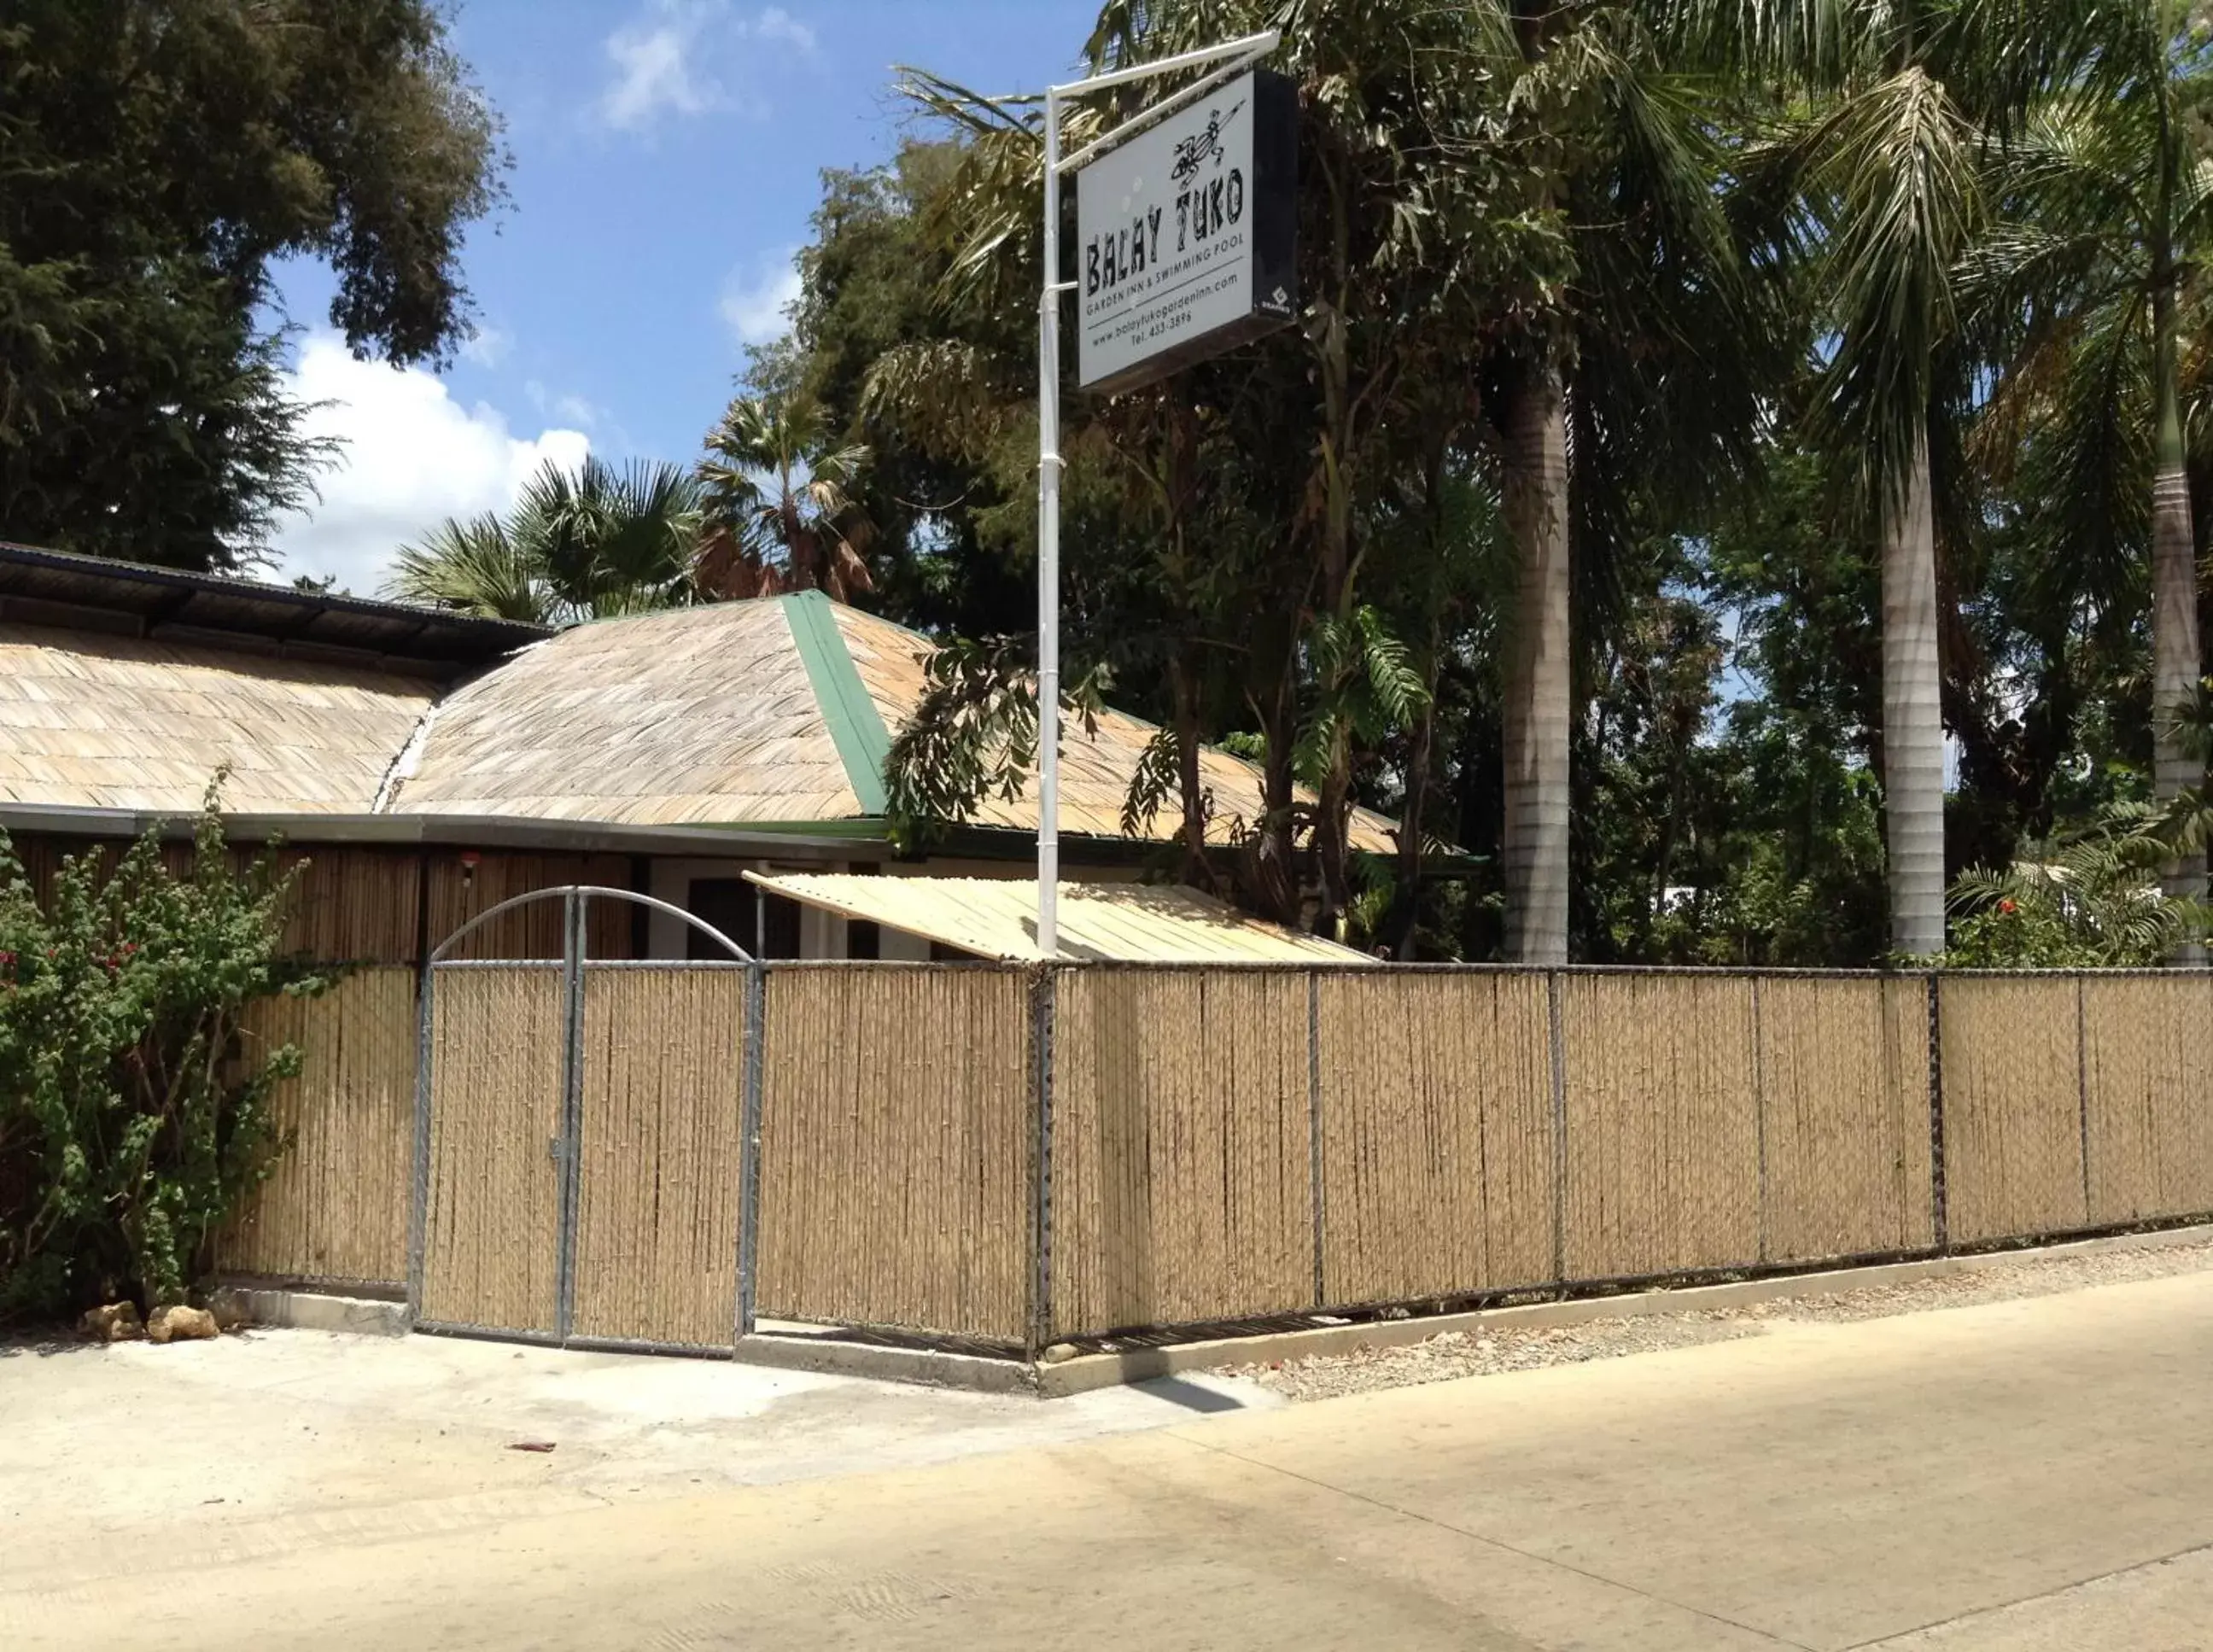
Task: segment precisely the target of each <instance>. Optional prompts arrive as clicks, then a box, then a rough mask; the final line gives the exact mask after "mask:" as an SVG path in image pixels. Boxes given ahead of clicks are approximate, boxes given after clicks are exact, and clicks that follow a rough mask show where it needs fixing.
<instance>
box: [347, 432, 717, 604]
mask: <svg viewBox="0 0 2213 1652" xmlns="http://www.w3.org/2000/svg"><path fill="white" fill-rule="evenodd" d="M703 521H704V512H703V508H702V503H701V497H700V489H699V486H698V483H696V482H695V481H694V480H693V479H692V477H691V476H690V474H688V473H687V472H685V471H682V470H680V469H679V468H677V467H676V466H674V465H665V464H655V463H651V462H647V461H636V462H633V463H631V464H630V465H627V466H622V467H620V468H618V467H616V466H613V465H610V464H608V463H607V462H606V461H605V460H600V459H599V458H596V457H593V458H588V459H586V460H584V462H583V464H582V466H581V467H580V468H579V469H576V470H575V471H571V470H569V469H568V468H566V467H565V466H562V465H561V464H559V463H558V461H555V460H547V461H546V464H545V465H544V466H542V467H541V468H540V470H539V472H538V473H537V474H536V475H535V476H533V477H532V478H531V479H530V480H529V482H528V483H527V484H526V485H524V487H523V490H522V494H521V498H519V499H518V500H517V501H516V502H515V509H513V510H511V511H510V512H509V513H508V515H506V516H505V517H499V516H495V515H484V516H479V517H476V518H474V519H472V520H471V521H454V520H452V519H450V518H449V519H448V521H445V522H444V523H443V524H442V526H441V527H439V528H438V529H437V531H436V532H435V533H432V534H431V536H430V538H429V539H425V540H424V541H423V542H421V543H420V544H417V545H411V546H405V548H403V549H402V550H401V551H400V552H399V556H398V557H397V558H395V559H394V562H393V573H392V577H391V580H390V582H389V583H388V586H387V589H388V590H389V591H390V593H391V594H393V596H396V597H399V598H401V599H403V600H406V601H410V602H424V603H429V604H431V605H432V606H434V607H444V608H454V609H457V610H459V611H460V612H461V613H472V614H479V615H482V616H484V617H485V618H488V619H521V620H527V621H530V622H532V623H533V624H537V625H564V624H572V623H574V622H575V621H576V620H579V619H611V618H613V617H614V616H617V615H619V614H625V613H642V612H645V611H648V610H651V609H655V608H665V607H674V606H676V605H678V604H680V603H683V602H686V601H688V600H691V597H692V594H693V591H694V564H695V560H696V557H697V552H698V540H699V534H700V528H701V524H702V522H703Z"/></svg>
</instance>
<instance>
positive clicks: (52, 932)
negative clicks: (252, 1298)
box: [0, 789, 325, 1318]
mask: <svg viewBox="0 0 2213 1652" xmlns="http://www.w3.org/2000/svg"><path fill="white" fill-rule="evenodd" d="M296 873H297V869H293V870H292V871H290V872H288V873H286V874H284V875H278V874H277V870H276V866H275V861H274V858H273V856H270V855H268V854H264V855H262V856H260V857H259V858H258V859H257V860H256V861H255V862H254V863H253V864H252V865H251V866H249V867H247V868H246V869H243V870H241V869H237V868H235V866H234V865H233V863H232V860H231V857H230V856H229V852H228V851H227V850H226V849H225V847H224V844H223V826H222V823H221V821H220V820H219V818H218V817H217V815H216V798H215V793H214V791H213V790H212V789H210V792H209V795H208V800H207V805H206V808H204V811H203V813H202V814H201V817H200V820H199V825H198V829H197V831H196V832H195V834H194V838H193V852H192V869H191V871H190V873H189V874H188V875H178V874H175V873H173V872H172V871H171V870H170V869H169V868H168V866H167V865H166V864H165V863H164V860H163V857H162V850H161V845H160V844H159V843H158V842H156V841H155V838H153V837H152V836H151V835H150V834H149V836H147V837H144V838H140V839H139V840H138V842H137V843H136V844H133V845H132V846H131V849H130V850H127V851H126V852H125V854H124V855H123V856H121V857H120V859H119V860H117V861H116V862H115V863H114V864H113V868H112V869H110V868H109V867H108V865H107V859H106V857H105V856H102V855H101V854H99V853H97V852H93V853H88V854H85V855H82V856H72V857H70V859H68V860H66V861H64V863H63V865H62V869H61V873H60V875H59V876H58V878H57V879H56V881H55V885H54V888H53V890H52V896H51V899H48V900H47V901H46V904H45V905H44V907H43V908H42V907H41V905H40V902H39V901H38V900H37V899H34V894H33V892H32V889H31V886H30V883H29V881H28V879H27V878H26V876H25V875H24V872H23V867H22V863H21V861H20V860H19V859H18V858H17V856H16V855H15V850H14V848H13V847H12V845H10V844H8V842H7V840H6V838H5V835H4V834H0V1318H6V1317H9V1316H11V1315H14V1314H24V1313H52V1312H56V1311H59V1310H64V1309H68V1308H75V1307H77V1306H80V1305H82V1304H83V1303H86V1302H89V1301H108V1300H113V1299H114V1298H116V1297H118V1296H124V1295H129V1296H134V1297H136V1298H137V1299H138V1300H139V1301H140V1302H141V1304H142V1305H143V1306H144V1307H146V1308H154V1307H156V1306H158V1305H160V1304H161V1303H163V1302H169V1301H180V1300H181V1299H182V1298H183V1297H184V1295H185V1294H186V1290H187V1289H188V1288H189V1287H190V1286H191V1284H192V1283H193V1281H194V1279H195V1278H196V1277H197V1275H198V1270H199V1269H200V1267H201V1266H202V1265H204V1260H205V1253H206V1250H207V1243H208V1241H209V1239H210V1235H212V1234H214V1233H215V1231H216V1229H217V1228H220V1227H221V1226H222V1224H223V1222H224V1221H225V1220H226V1219H227V1218H228V1217H229V1216H230V1214H231V1213H232V1211H233V1210H235V1209H236V1208H237V1206H238V1204H239V1201H240V1200H241V1198H243V1197H244V1196H245V1195H246V1194H247V1192H250V1191H252V1189H253V1187H255V1186H258V1185H259V1182H260V1180H262V1178H263V1177H264V1176H265V1175H266V1174H267V1173H268V1169H269V1166H270V1164H271V1161H272V1159H273V1157H274V1155H276V1154H277V1152H278V1151H280V1150H281V1149H283V1147H284V1146H285V1145H286V1143H284V1142H283V1141H282V1140H281V1139H279V1136H278V1133H277V1131H276V1130H275V1128H274V1126H273V1121H272V1119H271V1113H270V1106H269V1100H270V1093H271V1089H272V1088H274V1086H275V1085H276V1084H277V1082H279V1081H280V1080H282V1079H284V1078H288V1077H290V1076H294V1075H295V1074H296V1073H297V1072H298V1071H299V1066H300V1055H299V1052H298V1051H297V1050H296V1049H293V1048H291V1047H290V1046H286V1047H283V1048H280V1049H277V1050H274V1051H271V1052H263V1053H261V1054H260V1055H259V1057H258V1058H255V1059H251V1060H249V1059H247V1058H246V1056H245V1054H244V1052H242V1051H241V1044H240V1039H239V1038H238V1029H239V1022H240V1017H241V1014H242V1012H243V1011H244V1010H245V1009H246V1008H247V1006H248V1005H249V1004H251V1003H253V1002H254V1001H255V1000H257V999H260V998H265V997H271V996H272V995H273V994H276V993H278V992H296V993H300V992H314V991H320V990H321V988H322V986H323V985H324V984H325V983H324V982H323V981H322V980H320V978H314V977H310V976H308V975H305V974H304V973H303V972H302V971H300V970H299V969H298V968H297V967H296V966H289V965H287V964H286V963H285V962H284V960H283V959H282V958H281V956H280V955H279V952H278V948H279V946H280V944H281V939H280V937H281V936H282V934H283V922H284V915H285V911H286V908H287V906H288V905H289V903H290V897H291V893H292V887H293V880H294V878H295V877H296Z"/></svg>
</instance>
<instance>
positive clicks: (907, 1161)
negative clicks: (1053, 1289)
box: [756, 965, 1033, 1342]
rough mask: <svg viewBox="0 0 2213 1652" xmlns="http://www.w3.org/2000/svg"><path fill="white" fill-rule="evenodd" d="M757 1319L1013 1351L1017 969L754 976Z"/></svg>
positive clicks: (1025, 1007)
mask: <svg viewBox="0 0 2213 1652" xmlns="http://www.w3.org/2000/svg"><path fill="white" fill-rule="evenodd" d="M766 1021H767V1025H766V1027H765V1043H764V1045H763V1051H762V1074H761V1195H760V1218H759V1220H760V1232H759V1279H758V1282H757V1287H756V1301H757V1302H758V1305H759V1313H760V1314H763V1315H764V1316H766V1317H771V1318H773V1317H783V1318H789V1319H805V1320H838V1321H843V1322H845V1323H849V1324H856V1325H879V1326H902V1327H905V1328H907V1329H911V1330H918V1331H936V1332H946V1333H949V1334H954V1335H962V1336H970V1337H977V1338H991V1339H997V1340H1002V1341H1008V1342H1013V1341H1018V1340H1020V1339H1021V1336H1022V1333H1023V1331H1024V1320H1025V1315H1026V1313H1027V1302H1028V1295H1029V1270H1030V1256H1031V1243H1030V1214H1029V1212H1030V1205H1029V1163H1030V1150H1031V1147H1030V1144H1031V1140H1032V1132H1033V1123H1032V1119H1031V1113H1030V1085H1031V1068H1030V1063H1031V1059H1032V1058H1031V1044H1030V1007H1029V992H1028V984H1027V978H1025V977H1024V976H1023V974H1022V973H1021V972H1020V971H1018V970H999V969H981V968H972V967H966V966H949V967H929V968H904V967H901V966H896V965H886V966H869V965H862V966H851V967H839V968H826V969H781V970H771V972H769V977H768V997H767V1007H766Z"/></svg>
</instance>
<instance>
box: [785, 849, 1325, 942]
mask: <svg viewBox="0 0 2213 1652" xmlns="http://www.w3.org/2000/svg"><path fill="white" fill-rule="evenodd" d="M746 876H747V878H748V879H750V880H751V881H753V882H754V883H757V884H759V885H760V887H762V888H764V889H769V890H772V891H774V892H775V893H777V894H780V895H783V896H786V897H788V898H789V899H793V900H796V901H799V902H801V903H802V904H804V905H809V906H817V907H820V908H821V909H822V910H823V911H826V912H830V913H832V914H834V915H836V916H838V917H845V918H859V919H861V920H863V922H866V923H871V924H881V925H882V926H883V927H884V928H886V929H890V930H903V931H905V933H906V934H908V935H918V936H923V937H924V939H926V940H930V941H935V942H938V943H939V944H940V945H942V946H947V947H953V948H958V949H959V950H960V951H962V952H966V953H972V954H975V955H976V956H978V957H979V958H985V959H992V960H999V961H1003V962H1021V961H1028V960H1039V961H1042V960H1044V959H1045V957H1046V954H1044V953H1043V952H1040V951H1039V949H1038V944H1037V900H1038V897H1037V881H1036V880H1035V879H1034V878H936V877H923V878H900V877H871V876H868V875H861V874H855V873H848V872H748V873H747V874H746ZM1059 915H1060V925H1059V928H1060V950H1059V951H1058V953H1056V954H1053V956H1054V957H1055V958H1057V959H1060V960H1065V961H1069V962H1090V963H1128V964H1238V963H1244V964H1357V963H1363V962H1365V961H1367V959H1366V955H1365V954H1362V953H1357V952H1355V951H1353V950H1352V949H1351V948H1350V947H1340V946H1338V945H1337V944H1336V943H1335V942H1331V941H1325V940H1323V939H1322V938H1321V937H1320V936H1314V935H1303V934H1301V933H1300V932H1299V931H1298V930H1287V929H1284V928H1283V927H1282V926H1281V925H1280V924H1271V923H1268V922H1267V921H1266V920H1265V919H1263V918H1258V917H1252V916H1250V915H1249V914H1247V913H1245V912H1241V911H1238V910H1237V909H1236V908H1235V907H1234V906H1231V905H1227V904H1226V903H1224V902H1222V901H1219V900H1216V899H1213V898H1211V897H1210V896H1208V895H1203V894H1201V893H1199V892H1198V891H1197V890H1196V889H1186V888H1181V887H1167V886H1165V885H1160V884H1143V883H1063V884H1062V885H1061V886H1060V907H1059Z"/></svg>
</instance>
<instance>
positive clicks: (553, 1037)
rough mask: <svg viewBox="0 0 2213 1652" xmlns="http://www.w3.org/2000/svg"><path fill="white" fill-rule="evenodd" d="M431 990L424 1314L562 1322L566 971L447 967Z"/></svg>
mask: <svg viewBox="0 0 2213 1652" xmlns="http://www.w3.org/2000/svg"><path fill="white" fill-rule="evenodd" d="M561 974H562V972H561V971H560V970H559V969H558V968H555V967H549V966H544V965H538V966H530V965H523V966H517V967H515V968H512V969H503V968H498V967H491V968H476V969H441V970H438V971H437V972H436V983H435V984H434V986H433V988H432V992H431V1027H430V1038H431V1052H430V1204H429V1209H428V1212H427V1221H426V1224H425V1228H424V1256H423V1295H422V1314H423V1317H424V1319H425V1320H431V1321H434V1322H436V1323H441V1324H448V1325H466V1326H483V1327H485V1329H488V1330H500V1331H534V1332H546V1333H551V1332H554V1331H556V1330H557V1329H558V1306H559V1304H558V1275H559V1247H560V1222H561V1186H560V1183H561V1167H560V1165H559V1163H558V1161H557V1160H556V1159H555V1158H554V1156H553V1155H552V1153H551V1152H550V1151H549V1150H548V1145H549V1143H552V1141H554V1140H555V1139H556V1138H557V1137H558V1136H559V1135H560V1133H561V1113H562V1099H563V1098H562V1078H563V1075H562V1065H563V1056H564V1043H565V1028H564V1014H563V1010H564V1005H563V1003H562V1000H563V997H564V995H563V992H562V978H561Z"/></svg>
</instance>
